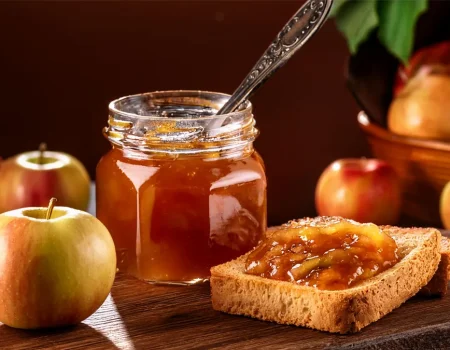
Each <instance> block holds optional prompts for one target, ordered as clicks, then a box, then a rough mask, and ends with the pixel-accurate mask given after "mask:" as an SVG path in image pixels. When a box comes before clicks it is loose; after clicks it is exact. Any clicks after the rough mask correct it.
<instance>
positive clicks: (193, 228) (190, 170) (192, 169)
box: [96, 148, 266, 282]
mask: <svg viewBox="0 0 450 350" xmlns="http://www.w3.org/2000/svg"><path fill="white" fill-rule="evenodd" d="M96 182H97V217H98V218H99V219H100V220H101V221H102V222H103V223H104V224H105V226H106V227H107V228H108V229H109V231H110V232H111V235H112V237H113V239H114V243H115V246H116V250H117V264H118V268H119V270H120V271H124V272H125V273H129V274H132V275H134V276H136V277H138V278H141V279H145V280H148V281H159V282H164V281H168V282H170V281H177V282H195V281H197V280H198V279H207V278H208V277H209V275H210V272H209V270H210V268H211V267H212V266H214V265H218V264H220V263H223V262H225V261H228V260H231V259H234V258H236V257H238V256H240V255H242V254H244V253H246V252H248V251H249V250H251V249H252V248H253V247H254V246H255V245H256V244H257V243H258V241H259V240H260V238H261V237H262V235H263V233H264V232H265V230H266V178H265V175H264V166H263V162H262V160H261V158H260V157H259V155H258V154H257V153H256V151H252V152H251V153H250V154H247V155H245V156H242V157H232V158H218V159H213V158H211V159H209V158H205V157H197V156H193V157H183V156H177V157H175V158H170V157H169V156H164V157H159V158H154V159H134V158H133V157H132V156H129V155H128V154H125V153H124V151H122V150H121V149H118V148H114V149H112V150H111V151H110V152H109V153H107V154H106V155H105V156H104V157H103V158H102V159H101V161H100V162H99V164H98V167H97V181H96Z"/></svg>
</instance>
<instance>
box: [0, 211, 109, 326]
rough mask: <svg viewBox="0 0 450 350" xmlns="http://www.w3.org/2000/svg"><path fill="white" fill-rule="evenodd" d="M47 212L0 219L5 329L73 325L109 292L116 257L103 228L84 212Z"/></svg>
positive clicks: (0, 300)
mask: <svg viewBox="0 0 450 350" xmlns="http://www.w3.org/2000/svg"><path fill="white" fill-rule="evenodd" d="M51 211H52V209H51V208H50V209H49V210H47V208H23V209H18V210H14V211H10V212H6V213H3V214H0V322H3V323H4V324H6V325H8V326H11V327H14V328H22V329H35V328H48V327H59V326H67V325H73V324H77V323H79V322H81V321H82V320H84V319H86V318H87V317H89V316H90V315H91V314H92V313H94V312H95V311H96V310H97V309H98V308H99V307H100V306H101V305H102V304H103V302H104V301H105V299H106V297H107V296H108V294H109V292H110V290H111V286H112V284H113V281H114V277H115V272H116V253H115V248H114V243H113V240H112V238H111V236H110V234H109V232H108V230H107V229H106V227H105V226H103V224H102V223H101V222H100V221H99V220H98V219H97V218H95V217H94V216H92V215H90V214H88V213H86V212H84V211H79V210H75V209H71V208H67V207H55V208H54V210H53V212H52V213H51ZM46 213H50V215H48V216H47V217H48V219H47V218H46Z"/></svg>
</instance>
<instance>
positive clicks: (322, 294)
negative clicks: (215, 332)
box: [210, 217, 441, 334]
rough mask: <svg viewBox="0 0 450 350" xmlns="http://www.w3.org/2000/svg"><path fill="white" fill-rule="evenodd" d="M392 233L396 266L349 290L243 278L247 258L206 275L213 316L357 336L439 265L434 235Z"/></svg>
mask: <svg viewBox="0 0 450 350" xmlns="http://www.w3.org/2000/svg"><path fill="white" fill-rule="evenodd" d="M313 220H315V221H313ZM327 222H328V221H327V218H323V217H322V218H316V219H307V220H306V221H305V220H303V221H296V222H295V223H296V225H297V227H298V225H299V224H300V225H309V224H311V223H313V224H315V225H327ZM391 229H392V230H393V229H394V228H391ZM395 230H396V233H397V235H396V236H395V237H394V239H395V240H396V242H397V246H398V247H399V256H400V258H401V260H400V261H399V262H398V263H397V264H396V265H394V266H393V267H391V268H390V269H388V270H386V271H384V272H382V273H380V274H378V275H376V276H374V277H372V278H370V279H368V280H366V281H363V282H361V283H360V284H358V285H356V286H354V287H352V288H349V289H346V290H336V291H330V290H319V289H316V288H313V287H308V286H301V285H297V284H294V283H291V282H284V281H276V280H272V279H268V278H263V277H259V276H254V275H250V274H246V273H245V260H246V258H247V255H248V254H249V253H247V254H245V255H243V256H241V257H239V258H237V259H236V260H233V261H230V262H227V263H225V264H221V265H218V266H215V267H213V268H212V269H211V279H210V284H211V296H212V306H213V308H214V309H215V310H218V311H222V312H226V313H231V314H236V315H246V316H250V317H253V318H258V319H261V320H266V321H273V322H277V323H281V324H292V325H297V326H304V327H309V328H314V329H318V330H322V331H329V332H333V333H341V334H345V333H350V332H357V331H359V330H361V329H362V328H363V327H365V326H367V325H369V324H370V323H372V322H375V321H377V320H379V319H380V318H381V317H383V316H384V315H386V314H388V313H389V312H391V311H392V310H393V309H395V308H397V307H399V306H400V305H401V304H403V303H404V302H405V301H406V300H408V299H409V298H410V297H412V296H413V295H415V294H417V292H418V291H419V290H420V289H421V288H422V287H424V286H425V285H427V284H428V282H429V281H430V280H431V278H432V277H433V275H434V274H435V272H436V270H437V268H438V265H439V261H440V260H441V254H440V252H439V250H440V240H441V234H440V232H439V231H438V230H436V229H414V231H415V232H414V233H410V234H408V235H405V234H403V235H402V234H401V233H402V232H403V230H405V232H406V231H407V230H408V229H400V228H396V229H395ZM268 234H270V233H269V232H268Z"/></svg>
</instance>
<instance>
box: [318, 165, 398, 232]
mask: <svg viewBox="0 0 450 350" xmlns="http://www.w3.org/2000/svg"><path fill="white" fill-rule="evenodd" d="M315 203H316V210H317V213H318V214H319V215H331V216H333V215H336V216H342V217H345V218H348V219H353V220H356V221H359V222H372V223H375V224H378V225H387V224H395V223H396V222H397V220H398V218H399V216H400V209H401V188H400V185H399V180H398V177H397V174H396V172H395V170H394V169H393V167H392V166H391V165H390V164H388V163H387V162H385V161H383V160H379V159H365V158H347V159H339V160H336V161H335V162H333V163H331V164H330V165H329V166H328V167H327V168H326V169H325V170H324V171H323V173H322V174H321V176H320V178H319V180H318V182H317V186H316V191H315Z"/></svg>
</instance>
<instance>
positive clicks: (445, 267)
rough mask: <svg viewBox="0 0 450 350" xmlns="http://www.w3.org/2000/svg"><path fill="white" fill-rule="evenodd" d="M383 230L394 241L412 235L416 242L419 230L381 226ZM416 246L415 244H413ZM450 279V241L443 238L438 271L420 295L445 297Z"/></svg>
mask: <svg viewBox="0 0 450 350" xmlns="http://www.w3.org/2000/svg"><path fill="white" fill-rule="evenodd" d="M380 228H381V229H383V230H385V231H386V232H388V233H389V235H391V236H392V237H393V238H394V239H396V240H402V239H406V237H403V238H402V236H410V235H412V236H413V238H412V240H413V241H414V235H416V234H417V230H418V229H417V228H411V229H408V230H405V229H398V228H397V227H393V226H380ZM413 244H414V243H413ZM449 279H450V240H449V239H448V238H447V237H444V236H442V237H441V261H440V262H439V266H438V269H437V271H436V273H435V274H434V276H433V278H432V279H431V281H430V282H429V283H428V284H427V285H426V286H424V287H423V288H422V289H421V290H420V291H419V293H418V295H423V296H441V297H442V296H444V295H445V294H447V291H448V280H449Z"/></svg>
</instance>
